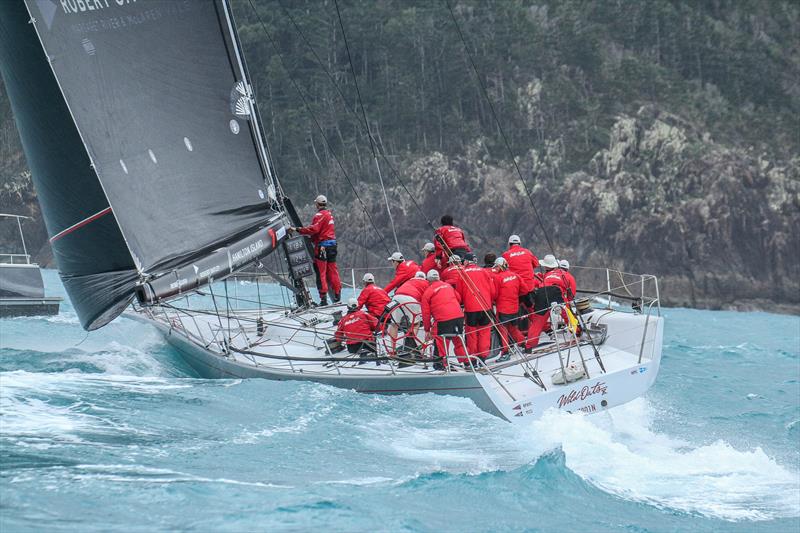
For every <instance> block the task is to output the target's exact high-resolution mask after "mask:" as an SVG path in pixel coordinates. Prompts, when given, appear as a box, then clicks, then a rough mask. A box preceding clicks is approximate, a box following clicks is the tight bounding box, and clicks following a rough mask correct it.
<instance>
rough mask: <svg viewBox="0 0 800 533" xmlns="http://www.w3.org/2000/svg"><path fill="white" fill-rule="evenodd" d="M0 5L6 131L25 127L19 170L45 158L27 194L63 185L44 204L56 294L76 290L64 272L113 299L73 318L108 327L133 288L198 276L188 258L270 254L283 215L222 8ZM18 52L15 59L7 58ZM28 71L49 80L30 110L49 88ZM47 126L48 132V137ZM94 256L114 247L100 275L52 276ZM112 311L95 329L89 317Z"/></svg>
mask: <svg viewBox="0 0 800 533" xmlns="http://www.w3.org/2000/svg"><path fill="white" fill-rule="evenodd" d="M0 4H3V5H2V19H3V22H2V28H3V29H2V32H3V34H4V35H3V36H2V44H3V49H4V51H3V54H4V55H3V63H4V64H5V63H6V62H9V65H8V66H7V67H4V72H3V75H4V78H6V77H9V78H12V79H14V78H16V77H19V78H20V79H21V80H22V81H21V82H20V85H22V87H21V88H20V90H19V91H16V93H17V94H12V91H11V90H9V94H10V96H11V101H12V106H13V108H14V111H15V115H17V116H18V118H17V120H18V121H20V120H23V121H28V122H30V123H32V124H31V125H30V128H29V129H31V130H32V131H31V132H29V133H30V135H28V139H26V138H25V137H26V133H25V132H24V131H23V129H24V128H20V132H21V135H22V137H23V146H24V147H25V150H26V154H27V155H28V158H29V159H40V158H42V159H45V161H43V162H41V163H39V164H38V166H39V167H40V168H39V170H38V171H37V170H36V168H35V167H36V166H37V164H34V163H33V162H31V168H32V171H33V174H34V178H35V180H36V185H37V191H39V192H40V194H41V192H42V191H43V190H45V189H48V188H51V187H53V186H54V185H53V184H54V183H55V182H57V181H59V180H61V181H62V183H63V182H64V181H68V186H63V185H62V186H58V185H56V186H55V187H56V188H57V189H59V190H57V191H55V192H54V193H53V195H52V196H53V198H52V199H51V201H50V202H46V201H43V202H42V205H43V210H44V211H45V216H46V218H47V225H48V231H49V232H50V235H51V236H52V237H51V240H53V239H54V242H53V244H54V249H56V248H63V249H62V250H61V251H60V252H57V253H56V260H57V262H58V266H59V270H60V271H61V273H62V277H63V278H64V280H65V286H66V288H67V290H68V291H69V293H70V297H71V298H72V299H73V301H74V295H73V293H77V292H80V291H84V289H85V287H83V286H81V287H80V291H78V289H77V288H75V287H73V288H71V287H70V284H73V285H74V277H75V275H76V274H78V275H79V277H80V278H81V281H82V283H83V282H86V281H88V282H90V283H92V284H94V283H98V282H102V281H104V280H106V278H102V279H87V278H86V276H92V275H101V276H107V275H112V278H109V279H108V280H106V281H112V280H113V282H114V283H113V284H112V286H108V284H107V283H106V284H105V286H104V289H105V290H106V291H107V292H106V294H107V295H113V297H112V298H111V300H112V301H106V302H95V301H93V300H92V298H98V299H103V298H106V299H108V296H103V295H96V296H92V297H91V298H90V300H92V301H91V302H89V303H92V304H97V305H95V307H98V309H94V308H92V309H90V310H88V309H87V310H85V311H81V310H80V309H78V313H79V315H80V316H81V320H82V322H83V324H84V326H85V327H89V328H92V327H98V326H99V325H102V322H104V321H107V320H108V319H110V318H113V316H111V315H113V314H114V313H115V312H117V311H118V310H119V309H120V305H121V306H122V307H124V305H122V304H123V303H125V302H127V301H129V298H130V297H131V295H132V294H133V290H134V287H133V285H136V282H137V280H140V279H146V280H153V279H157V278H158V277H159V276H160V275H163V274H166V273H172V272H173V271H174V270H176V269H181V268H192V269H194V271H195V272H199V270H198V269H199V268H200V267H199V266H198V265H197V262H198V261H201V260H204V259H205V258H208V257H209V256H211V255H214V254H215V253H216V252H217V251H218V250H219V249H220V248H222V247H224V246H227V245H235V246H239V247H240V251H241V250H242V249H243V248H241V246H245V248H247V249H248V250H255V251H256V252H257V253H255V254H250V253H245V254H244V256H243V257H245V258H246V259H248V260H250V259H252V258H257V256H258V255H263V254H264V253H268V252H269V251H271V250H273V249H274V246H273V240H274V239H272V235H268V234H266V233H264V232H263V231H262V230H263V229H264V228H265V227H266V226H267V225H268V224H269V223H270V222H271V221H274V220H276V219H277V218H279V217H280V215H281V213H280V212H278V211H276V210H275V209H276V207H275V206H276V203H275V192H274V191H275V188H274V187H273V186H271V185H270V186H267V185H266V184H265V177H268V176H269V173H270V170H269V166H268V160H267V157H266V154H265V153H264V149H263V146H262V145H261V143H260V142H259V135H260V134H259V132H258V129H257V128H258V124H257V121H256V120H255V118H254V116H253V115H254V113H253V109H254V108H253V105H252V93H251V89H250V87H249V85H248V83H247V80H246V76H245V73H244V66H243V62H242V59H241V57H240V52H239V49H238V46H237V43H236V38H235V33H234V27H233V21H232V19H231V15H230V13H229V8H228V6H227V3H226V2H224V1H223V0H191V1H188V0H187V1H183V0H167V1H155V0H125V1H118V0H113V1H111V0H109V1H105V0H100V1H95V0H92V1H86V0H82V1H73V0H70V1H60V0H59V1H55V0H25V3H24V6H25V7H26V8H27V15H26V14H25V13H23V11H25V9H20V7H19V4H17V3H16V2H2V3H0ZM12 16H13V20H12V18H11V17H12ZM29 19H30V20H32V21H33V23H32V24H28V23H27V22H28V20H29ZM32 30H35V34H34V37H33V38H37V37H38V40H39V43H40V44H39V48H38V50H34V49H33V48H35V47H34V46H33V45H31V46H30V47H29V48H31V49H25V50H18V49H17V47H18V46H20V45H19V44H18V43H16V42H15V41H14V39H15V38H19V37H25V40H26V41H31V35H30V34H31V31H32ZM19 53H22V54H23V55H21V56H20V57H23V58H25V59H24V61H21V60H19V59H15V54H19ZM48 60H49V61H48ZM48 62H49V65H48ZM29 63H36V64H40V65H39V67H41V66H42V65H41V64H43V65H44V66H45V67H47V68H48V69H49V70H50V72H51V74H50V79H49V80H47V81H48V83H47V85H48V87H49V89H48V90H49V93H48V94H47V95H44V94H42V95H40V98H38V99H33V98H31V97H29V96H28V95H26V94H19V93H20V92H24V91H25V90H27V88H28V86H29V85H33V84H35V83H36V82H37V81H38V82H41V81H42V80H44V79H45V78H47V76H46V74H47V72H46V69H43V68H39V69H38V78H37V79H36V80H34V79H33V77H32V76H31V75H29V74H28V73H27V72H26V69H27V68H28V65H29ZM6 71H11V72H9V73H6ZM54 83H55V87H53V85H54ZM7 84H9V82H8V81H7ZM9 85H10V84H9ZM42 90H44V89H42ZM55 91H58V92H60V97H58V98H57V97H56V95H55V94H54V93H55ZM42 107H43V108H47V109H45V110H41V109H39V108H42ZM51 107H52V108H53V109H49V108H51ZM65 110H66V115H65ZM20 114H22V115H27V118H24V117H23V118H22V119H20V118H19V115H20ZM67 115H68V117H69V119H70V120H66V117H67ZM51 122H52V123H56V124H57V129H60V130H61V131H59V132H58V135H56V133H55V132H53V133H52V134H49V130H48V128H49V126H48V125H47V124H48V123H51ZM70 122H71V123H72V125H70ZM65 133H68V134H69V135H66V137H69V138H68V139H66V140H64V137H65V135H64V134H65ZM59 143H64V144H65V145H64V146H59ZM67 143H69V146H67V145H66V144H67ZM34 145H36V146H34ZM45 145H47V146H48V147H50V148H57V149H58V150H59V151H61V152H63V157H64V158H65V161H63V162H62V163H63V164H61V165H58V166H56V165H55V164H54V163H52V162H50V161H47V157H48V154H47V149H46V148H43V146H45ZM29 146H30V147H31V150H29ZM32 154H33V155H32ZM66 159H69V161H67V160H66ZM43 167H44V168H43ZM51 167H54V168H51ZM37 174H39V176H37ZM73 175H80V176H79V177H78V178H77V179H78V181H73V179H74V178H73ZM84 189H85V190H86V191H88V192H87V198H83V190H84ZM77 196H80V198H76V197H77ZM89 205H91V208H89V207H88V206H89ZM51 211H54V212H57V213H59V215H56V214H52V215H51ZM76 225H77V228H76V227H75V226H76ZM101 228H102V229H103V231H104V235H102V238H96V237H99V236H98V235H97V234H98V233H99V232H100V231H101ZM280 229H282V226H280V227H279V225H273V226H272V227H271V231H273V233H275V232H277V231H279V230H280ZM64 231H68V232H69V233H68V234H63V233H62V232H64ZM243 239H244V240H247V239H249V241H247V242H248V243H249V244H243V242H244V241H243ZM86 240H91V241H92V242H93V243H94V245H95V246H96V248H93V249H92V247H91V246H90V245H89V244H87V243H86V242H84V241H86ZM62 241H64V242H63V243H62ZM77 241H81V242H80V243H77V244H76V242H77ZM258 242H261V244H260V245H259V244H257V243H258ZM106 247H113V248H111V250H110V251H111V252H113V255H114V258H115V262H114V263H113V264H111V265H103V266H102V267H97V268H94V269H93V267H92V266H91V265H89V270H88V271H86V270H82V271H80V272H77V271H70V270H68V269H66V268H64V266H63V265H62V256H69V257H71V258H72V259H73V260H74V261H78V262H80V263H93V262H94V261H95V260H96V259H97V258H98V257H102V256H104V255H105V254H106V252H107V250H106ZM254 247H255V248H254ZM87 248H89V249H87ZM234 254H235V252H233V253H231V252H230V251H229V252H228V253H226V257H228V261H226V263H227V265H226V266H225V268H221V267H220V268H216V267H215V268H211V267H209V266H208V264H206V265H205V266H206V267H207V268H206V269H205V271H206V272H211V271H213V272H218V273H219V274H217V276H216V277H219V276H220V274H224V273H225V272H226V271H230V269H231V268H233V267H235V266H236V264H235V263H236V261H235V260H231V259H230V257H231V256H232V255H234ZM217 255H219V254H217ZM251 256H252V257H251ZM240 257H242V256H241V254H240ZM92 269H93V270H92ZM170 275H172V274H170ZM213 277H215V276H213V275H212V276H210V277H207V278H205V279H203V280H198V283H202V282H205V281H207V280H208V279H211V278H213ZM173 281H174V280H173ZM83 284H85V283H83ZM94 288H95V291H96V290H97V287H96V286H95V287H94ZM109 291H110V292H109ZM82 294H83V292H81V295H82ZM87 305H88V304H87ZM77 307H78V306H77V305H76V308H77ZM112 307H113V309H114V311H113V312H111V313H106V314H104V315H103V317H102V320H99V321H98V318H99V317H98V316H97V315H98V311H104V312H107V311H109V310H110V309H111V308H112ZM100 308H102V309H100Z"/></svg>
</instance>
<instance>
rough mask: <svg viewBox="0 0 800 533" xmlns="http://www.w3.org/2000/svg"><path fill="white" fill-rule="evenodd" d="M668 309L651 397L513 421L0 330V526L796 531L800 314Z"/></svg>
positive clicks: (124, 337)
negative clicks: (206, 370) (209, 373)
mask: <svg viewBox="0 0 800 533" xmlns="http://www.w3.org/2000/svg"><path fill="white" fill-rule="evenodd" d="M46 282H47V285H48V288H49V290H50V292H54V293H59V294H63V290H62V289H61V287H60V285H59V283H58V280H57V277H56V276H55V275H54V273H53V272H47V273H46ZM664 314H665V315H666V330H665V346H664V358H663V362H662V370H661V373H660V375H659V378H658V380H657V382H656V384H655V386H654V387H653V389H651V391H650V392H649V393H648V394H647V395H646V397H644V398H640V399H638V400H636V401H634V402H632V403H630V404H627V405H625V406H622V407H619V408H616V409H614V410H612V411H611V412H609V413H604V414H600V415H592V416H585V415H580V414H575V415H569V414H564V413H549V414H546V415H545V416H544V417H543V418H541V419H540V420H538V421H537V422H535V423H534V424H532V425H530V426H525V427H520V426H514V425H511V424H509V423H506V422H503V421H501V420H499V419H497V418H494V417H492V416H490V415H488V414H486V413H484V412H482V411H480V410H479V409H477V408H476V407H475V406H474V405H473V404H472V403H471V402H470V401H469V400H465V399H459V398H450V397H444V396H434V395H421V396H407V397H406V396H395V397H379V396H368V395H360V394H356V393H354V392H351V391H347V390H339V389H334V388H330V387H326V386H322V385H316V384H312V383H286V382H270V381H265V380H206V379H200V378H198V377H197V376H196V375H195V374H194V373H193V372H192V370H191V369H189V368H188V367H186V366H185V365H184V364H183V363H182V362H181V360H180V358H179V356H178V354H177V353H176V352H174V351H173V350H172V349H171V348H170V347H169V346H168V345H167V344H166V343H165V342H164V341H163V340H162V339H161V338H160V336H159V335H158V334H157V332H156V331H155V330H154V329H152V328H150V327H149V326H146V325H143V324H140V323H137V322H134V321H131V320H127V319H118V320H117V321H115V322H114V323H112V324H111V325H109V326H108V327H106V328H104V329H102V330H100V331H97V332H93V333H90V334H88V335H87V334H86V333H85V332H84V331H83V330H82V329H81V328H80V326H79V324H78V321H77V318H76V316H75V314H74V312H73V311H72V309H71V307H70V305H69V304H68V303H66V302H65V304H64V305H63V310H62V313H61V314H60V315H58V316H56V317H50V318H17V319H10V320H3V321H1V322H0V531H3V532H15V531H125V532H129V531H148V532H149V531H159V530H178V531H254V530H261V531H265V530H287V529H291V530H310V529H324V530H336V531H338V530H342V531H375V530H387V531H396V530H402V531H441V530H446V531H497V530H504V531H505V530H508V531H580V532H603V531H627V532H661V531H700V532H703V531H709V532H710V531H715V532H716V531H734V532H761V531H787V532H792V531H793V532H796V531H799V530H800V318H798V317H792V316H781V315H772V314H766V313H735V312H712V311H695V310H688V309H666V310H664Z"/></svg>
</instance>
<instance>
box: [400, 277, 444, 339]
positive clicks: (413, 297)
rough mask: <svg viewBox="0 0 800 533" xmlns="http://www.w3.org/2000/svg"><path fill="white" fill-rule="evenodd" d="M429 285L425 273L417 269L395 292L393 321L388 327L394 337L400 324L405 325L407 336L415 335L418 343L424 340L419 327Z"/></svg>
mask: <svg viewBox="0 0 800 533" xmlns="http://www.w3.org/2000/svg"><path fill="white" fill-rule="evenodd" d="M434 270H435V269H434ZM429 285H430V283H428V280H427V279H426V278H425V274H424V273H423V272H420V271H417V273H416V274H414V277H413V278H411V279H410V280H408V281H406V282H405V283H403V284H402V285H400V287H398V288H397V290H396V291H395V292H394V296H392V302H391V312H392V323H391V324H390V325H389V328H388V330H389V336H390V337H391V338H392V339H397V332H398V330H399V328H400V326H405V327H407V329H405V331H406V333H407V335H406V337H409V336H411V337H414V338H415V340H416V341H417V344H421V343H422V342H424V340H425V339H423V338H422V337H421V333H422V331H421V329H420V327H419V326H420V325H421V324H422V310H421V308H420V302H421V301H422V295H423V294H425V291H426V290H427V289H428V286H429ZM407 344H408V343H407Z"/></svg>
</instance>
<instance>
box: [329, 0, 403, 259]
mask: <svg viewBox="0 0 800 533" xmlns="http://www.w3.org/2000/svg"><path fill="white" fill-rule="evenodd" d="M333 3H334V5H335V6H336V17H337V18H338V19H339V27H340V28H341V29H342V39H343V40H344V47H345V49H346V50H347V61H348V63H350V73H351V74H352V75H353V83H354V84H355V86H356V95H357V96H358V105H359V107H360V108H361V114H362V116H363V117H364V128H366V130H367V137H368V138H369V148H370V150H372V158H373V159H374V160H375V167H376V168H377V169H378V181H380V183H381V190H382V191H383V201H384V202H385V203H386V212H387V213H389V223H390V224H391V226H392V235H394V244H395V246H397V251H400V243H399V242H397V229H396V228H395V226H394V217H392V210H391V209H390V208H389V197H388V196H386V187H385V186H384V185H383V174H382V173H381V165H380V163H378V154H377V152H376V151H375V141H374V140H373V138H372V132H371V131H370V129H369V121H368V120H367V111H366V109H365V108H364V100H363V99H362V98H361V89H359V87H358V78H357V77H356V69H355V67H354V66H353V57H352V56H351V55H350V45H349V44H348V42H347V32H345V31H344V23H343V22H342V13H341V11H339V0H333Z"/></svg>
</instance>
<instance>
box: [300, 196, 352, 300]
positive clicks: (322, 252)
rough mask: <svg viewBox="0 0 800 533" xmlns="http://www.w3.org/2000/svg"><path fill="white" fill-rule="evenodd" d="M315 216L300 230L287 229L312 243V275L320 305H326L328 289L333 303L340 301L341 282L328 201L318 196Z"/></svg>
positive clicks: (315, 202) (334, 232) (334, 233)
mask: <svg viewBox="0 0 800 533" xmlns="http://www.w3.org/2000/svg"><path fill="white" fill-rule="evenodd" d="M314 204H315V205H316V206H317V214H316V215H314V218H312V219H311V224H310V225H308V226H304V227H302V228H289V229H290V230H292V231H297V232H298V233H300V234H301V235H308V236H309V237H310V238H311V242H312V243H314V273H315V274H316V275H317V289H319V303H320V305H328V288H329V287H330V289H332V290H333V302H334V303H337V302H338V301H339V300H341V299H342V281H341V280H340V279H339V267H337V266H336V230H335V228H334V224H333V215H332V214H331V212H330V211H329V210H328V199H327V198H326V197H325V196H323V195H322V194H320V195H319V196H317V197H316V198H315V199H314Z"/></svg>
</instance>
